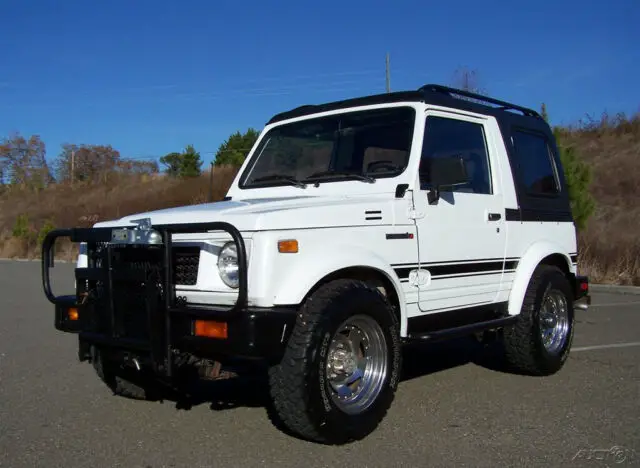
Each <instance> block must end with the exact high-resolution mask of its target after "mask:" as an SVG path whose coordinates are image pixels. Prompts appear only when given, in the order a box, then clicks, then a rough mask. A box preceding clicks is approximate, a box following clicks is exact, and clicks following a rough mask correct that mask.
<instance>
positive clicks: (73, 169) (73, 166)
mask: <svg viewBox="0 0 640 468" xmlns="http://www.w3.org/2000/svg"><path fill="white" fill-rule="evenodd" d="M75 173H76V150H71V185H73V182H74V175H75Z"/></svg>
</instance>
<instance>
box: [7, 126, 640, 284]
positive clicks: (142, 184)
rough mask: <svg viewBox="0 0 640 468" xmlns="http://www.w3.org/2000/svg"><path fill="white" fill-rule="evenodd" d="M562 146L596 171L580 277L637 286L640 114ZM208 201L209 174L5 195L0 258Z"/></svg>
mask: <svg viewBox="0 0 640 468" xmlns="http://www.w3.org/2000/svg"><path fill="white" fill-rule="evenodd" d="M562 141H563V143H564V144H569V145H573V146H574V147H575V148H576V150H577V151H578V153H579V155H580V156H581V157H582V158H584V160H585V161H587V162H588V163H589V164H590V166H591V167H592V169H593V183H592V186H591V192H592V194H593V195H594V196H595V199H596V202H597V208H596V212H595V214H594V216H593V217H592V218H591V220H590V221H589V224H588V226H587V228H586V229H585V231H584V232H581V233H580V234H579V241H580V267H581V269H582V271H583V272H585V273H588V274H589V275H590V276H592V278H593V280H594V281H598V282H609V283H618V284H636V285H640V239H639V238H638V235H637V229H638V228H639V227H640V205H638V201H640V114H638V115H635V116H633V117H631V118H625V117H620V116H617V117H616V118H610V117H609V116H607V115H604V116H603V117H602V118H601V119H600V120H598V121H595V122H589V123H580V124H578V125H576V126H574V127H571V128H564V129H562ZM235 171H236V169H234V168H233V167H221V168H216V171H215V172H214V187H215V189H214V198H215V199H220V198H221V197H222V196H223V194H224V192H225V191H226V189H227V188H228V186H229V184H230V183H231V180H232V178H233V176H234V175H235ZM208 196H209V174H204V175H202V176H201V177H199V178H196V179H187V180H176V179H172V178H168V177H151V176H136V175H118V176H113V177H112V178H111V180H109V181H108V182H106V183H102V184H99V185H95V184H93V185H86V184H84V185H83V184H75V185H74V186H70V185H55V186H52V187H50V188H47V189H44V190H41V191H38V192H35V191H25V190H20V189H18V188H12V189H5V190H4V192H2V193H0V257H32V258H33V257H35V256H38V254H39V252H38V249H39V243H38V237H39V235H42V233H43V232H44V231H46V229H47V228H50V227H52V226H74V225H75V226H90V225H91V224H92V223H93V222H95V221H98V220H105V219H110V218H114V217H118V216H124V215H127V214H130V213H135V212H139V211H145V210H152V209H158V208H165V207H173V206H179V205H184V204H195V203H201V202H205V201H207V199H208ZM43 228H44V229H43ZM59 254H60V255H61V256H63V257H67V258H72V256H73V255H74V252H73V251H71V250H70V249H69V247H68V246H66V247H65V248H63V249H60V250H59Z"/></svg>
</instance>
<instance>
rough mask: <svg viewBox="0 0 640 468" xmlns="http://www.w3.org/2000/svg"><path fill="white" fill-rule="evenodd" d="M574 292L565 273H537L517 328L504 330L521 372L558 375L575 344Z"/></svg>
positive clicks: (548, 269)
mask: <svg viewBox="0 0 640 468" xmlns="http://www.w3.org/2000/svg"><path fill="white" fill-rule="evenodd" d="M572 297H573V296H572V290H571V286H570V283H569V281H568V280H567V277H566V275H565V274H564V272H563V271H562V270H560V269H559V268H557V267H555V266H551V265H540V266H539V267H538V268H537V269H536V270H535V271H534V273H533V275H532V278H531V281H530V282H529V286H528V288H527V291H526V293H525V297H524V301H523V303H522V309H521V311H520V315H519V316H518V320H517V322H516V323H515V324H514V325H511V326H508V327H505V329H504V345H505V352H506V357H507V361H508V362H509V364H511V365H512V366H513V367H515V368H516V369H517V370H519V371H521V372H525V373H528V374H534V375H549V374H553V373H556V372H558V371H559V370H560V369H561V368H562V367H563V366H564V363H565V362H566V360H567V358H568V356H569V350H570V349H571V344H572V341H573V327H574V314H573V300H572Z"/></svg>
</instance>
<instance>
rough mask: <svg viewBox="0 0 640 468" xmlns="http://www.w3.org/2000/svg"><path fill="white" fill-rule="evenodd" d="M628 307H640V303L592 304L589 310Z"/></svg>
mask: <svg viewBox="0 0 640 468" xmlns="http://www.w3.org/2000/svg"><path fill="white" fill-rule="evenodd" d="M628 305H640V301H630V302H606V303H604V304H591V305H590V306H589V309H592V308H594V307H620V306H628Z"/></svg>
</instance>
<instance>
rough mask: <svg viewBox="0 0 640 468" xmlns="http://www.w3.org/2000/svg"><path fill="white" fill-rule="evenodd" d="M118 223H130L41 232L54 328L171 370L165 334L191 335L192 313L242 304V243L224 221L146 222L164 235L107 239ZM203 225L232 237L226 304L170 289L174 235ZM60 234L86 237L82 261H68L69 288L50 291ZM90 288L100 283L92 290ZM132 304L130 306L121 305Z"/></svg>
mask: <svg viewBox="0 0 640 468" xmlns="http://www.w3.org/2000/svg"><path fill="white" fill-rule="evenodd" d="M122 228H132V226H129V227H127V226H122V227H113V228H112V227H108V228H73V229H58V230H54V231H51V232H50V233H48V235H47V236H46V237H45V239H44V241H43V244H42V281H43V288H44V293H45V295H46V297H47V299H48V300H49V301H50V302H51V303H53V304H54V305H55V328H56V329H58V330H60V331H64V332H71V333H78V334H79V336H80V338H81V340H82V341H85V342H89V343H91V344H95V345H100V346H104V347H111V348H113V349H116V350H119V351H125V352H129V351H130V352H132V353H139V354H142V355H145V356H147V357H148V359H149V361H150V364H151V365H152V366H153V371H154V372H155V373H157V374H158V375H162V376H165V377H171V376H172V374H173V369H172V367H173V364H172V362H173V359H172V352H173V350H174V346H173V342H172V341H173V339H174V338H175V337H176V336H180V337H184V336H192V335H193V318H199V319H207V318H210V319H216V320H225V319H229V318H233V317H234V316H237V315H238V313H239V312H241V311H242V310H244V309H245V308H246V303H247V261H246V258H247V255H246V249H245V244H244V241H243V239H242V236H241V234H240V232H239V231H238V230H237V229H236V228H235V227H234V226H233V225H231V224H229V223H225V222H213V223H195V224H178V225H157V226H153V227H152V229H153V230H155V231H157V232H159V233H160V234H161V236H162V241H163V243H162V244H158V245H152V244H143V245H131V244H126V245H118V244H110V242H111V239H112V230H113V229H122ZM210 231H225V232H227V233H228V234H230V235H231V237H232V239H233V241H234V242H235V244H236V247H237V255H238V266H239V272H238V275H239V287H238V295H237V299H236V302H235V304H234V305H233V306H231V307H224V306H208V305H206V306H193V305H189V306H188V307H187V306H186V300H185V299H184V298H180V297H177V296H176V290H175V284H174V268H173V255H172V252H173V245H174V243H173V235H174V234H180V233H190V234H191V233H205V232H210ZM59 238H69V239H70V240H71V242H74V243H86V244H87V252H86V253H87V258H88V265H87V267H86V268H76V269H75V278H76V294H75V295H72V296H56V295H54V294H53V292H52V290H51V280H50V276H49V272H50V269H51V268H52V267H53V266H54V244H55V242H56V240H58V239H59ZM100 249H102V254H101V255H102V257H101V259H100V260H99V261H98V262H96V259H95V258H93V257H92V256H93V255H94V254H96V252H99V251H100ZM123 257H125V258H124V260H123ZM97 263H101V265H99V266H98V265H97ZM132 265H135V266H136V267H132ZM87 285H89V286H88V287H87ZM97 285H99V287H98V286H97ZM97 290H100V291H101V294H100V297H98V298H96V291H97ZM131 297H134V299H133V300H131ZM140 307H142V308H144V309H146V314H142V313H140V310H139V308H140ZM72 308H75V309H76V310H77V311H78V318H77V320H70V319H69V316H68V315H69V310H70V309H72ZM131 308H133V310H128V309H131ZM126 312H129V313H131V312H132V313H133V315H134V316H135V318H136V320H138V323H137V324H136V323H133V322H131V316H127V313H126ZM141 318H142V322H140V319H141ZM185 318H189V320H186V319H185ZM194 338H196V339H197V337H194Z"/></svg>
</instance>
